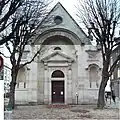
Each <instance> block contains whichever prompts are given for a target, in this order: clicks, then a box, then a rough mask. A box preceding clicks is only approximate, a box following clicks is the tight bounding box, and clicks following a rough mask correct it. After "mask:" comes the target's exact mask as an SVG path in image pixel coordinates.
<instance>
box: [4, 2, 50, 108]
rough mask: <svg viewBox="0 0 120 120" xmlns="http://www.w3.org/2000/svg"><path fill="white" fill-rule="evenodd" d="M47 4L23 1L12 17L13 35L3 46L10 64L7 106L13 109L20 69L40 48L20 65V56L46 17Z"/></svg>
mask: <svg viewBox="0 0 120 120" xmlns="http://www.w3.org/2000/svg"><path fill="white" fill-rule="evenodd" d="M48 4H49V3H46V2H45V1H44V0H24V5H22V6H20V7H19V9H18V10H17V11H16V12H15V14H14V15H13V17H12V25H11V30H12V31H14V34H13V36H12V38H11V39H10V40H9V41H7V42H6V44H5V45H6V48H7V49H8V51H9V53H10V61H11V64H12V69H11V77H12V81H11V83H10V100H9V104H11V105H12V108H13V109H14V105H15V98H14V96H15V86H16V80H17V75H18V72H19V70H20V68H22V67H24V66H25V65H27V64H30V63H31V62H32V61H34V59H35V57H36V56H37V55H38V54H39V53H40V51H41V48H40V49H38V51H37V52H36V53H35V54H34V55H33V57H32V59H31V60H30V61H28V62H26V63H24V64H22V65H21V59H22V56H23V53H24V50H25V47H26V46H27V45H30V43H31V39H30V38H31V37H32V36H33V35H34V30H35V29H36V27H37V26H38V25H39V23H40V22H41V20H42V18H43V17H44V16H45V15H46V13H47V6H48ZM11 46H12V47H11Z"/></svg>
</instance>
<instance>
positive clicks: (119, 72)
mask: <svg viewBox="0 0 120 120" xmlns="http://www.w3.org/2000/svg"><path fill="white" fill-rule="evenodd" d="M117 77H118V78H120V68H118V71H117Z"/></svg>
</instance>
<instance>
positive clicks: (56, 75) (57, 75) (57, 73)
mask: <svg viewBox="0 0 120 120" xmlns="http://www.w3.org/2000/svg"><path fill="white" fill-rule="evenodd" d="M51 77H52V78H64V73H63V72H62V71H60V70H56V71H54V72H53V73H52V76H51Z"/></svg>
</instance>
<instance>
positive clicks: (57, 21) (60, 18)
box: [54, 16, 63, 25]
mask: <svg viewBox="0 0 120 120" xmlns="http://www.w3.org/2000/svg"><path fill="white" fill-rule="evenodd" d="M62 21H63V19H62V17H61V16H55V18H54V22H55V23H56V25H58V24H60V23H62Z"/></svg>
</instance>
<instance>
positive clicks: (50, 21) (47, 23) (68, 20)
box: [35, 2, 91, 44]
mask: <svg viewBox="0 0 120 120" xmlns="http://www.w3.org/2000/svg"><path fill="white" fill-rule="evenodd" d="M56 17H61V18H62V22H61V23H60V24H56V23H55V18H56ZM56 28H58V29H63V30H64V29H65V30H68V31H71V32H73V33H74V34H75V35H76V36H78V38H79V39H78V41H81V42H82V43H85V44H91V43H90V41H89V40H88V38H87V35H86V34H85V33H84V31H83V30H82V29H81V27H80V26H79V25H78V24H77V23H76V21H75V20H74V19H73V18H72V16H71V15H70V14H69V13H68V12H67V11H66V9H65V8H64V7H63V6H62V4H61V3H60V2H58V3H57V4H56V5H55V6H54V7H53V9H52V10H51V11H50V12H49V13H48V15H47V16H46V17H45V18H44V19H43V21H42V22H41V24H40V25H39V27H38V28H37V29H36V31H35V34H36V35H37V34H39V35H40V34H42V33H44V32H45V31H47V30H52V29H56Z"/></svg>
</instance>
